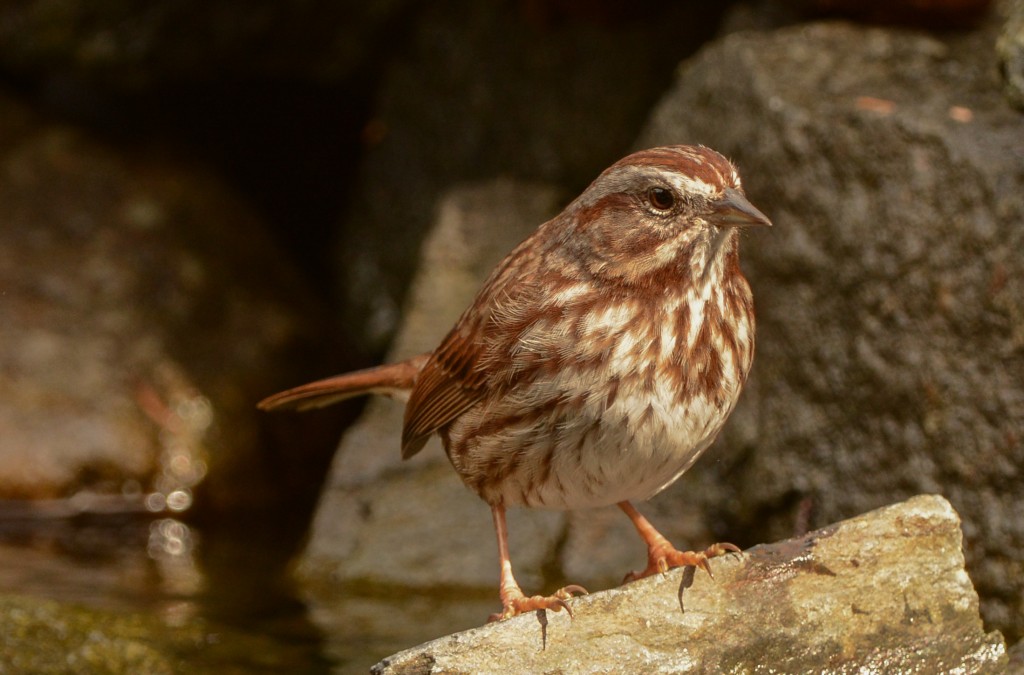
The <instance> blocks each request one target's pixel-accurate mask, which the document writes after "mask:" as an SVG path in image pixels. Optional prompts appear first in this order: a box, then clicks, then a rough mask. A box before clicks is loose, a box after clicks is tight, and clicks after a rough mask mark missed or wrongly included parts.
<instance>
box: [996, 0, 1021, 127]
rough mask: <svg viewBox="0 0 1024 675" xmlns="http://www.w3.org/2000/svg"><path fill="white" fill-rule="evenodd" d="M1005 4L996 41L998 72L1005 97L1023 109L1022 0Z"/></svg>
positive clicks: (1011, 0) (1012, 0) (1010, 0)
mask: <svg viewBox="0 0 1024 675" xmlns="http://www.w3.org/2000/svg"><path fill="white" fill-rule="evenodd" d="M1005 6H1006V23H1005V24H1004V26H1003V32H1002V33H1001V34H1000V36H999V39H998V40H997V41H996V52H997V53H998V54H999V72H1000V73H1001V74H1002V76H1003V92H1004V93H1005V94H1006V99H1007V100H1008V101H1009V102H1010V103H1011V104H1012V105H1014V106H1016V107H1017V108H1019V109H1020V110H1024V0H1009V1H1008V2H1006V3H1005Z"/></svg>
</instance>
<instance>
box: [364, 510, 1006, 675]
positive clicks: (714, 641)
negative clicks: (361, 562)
mask: <svg viewBox="0 0 1024 675" xmlns="http://www.w3.org/2000/svg"><path fill="white" fill-rule="evenodd" d="M959 526H960V522H959V518H958V517H957V515H956V512H955V511H953V508H952V506H950V504H949V502H947V501H946V500H944V499H942V498H941V497H936V496H921V497H915V498H913V499H911V500H908V501H907V502H904V503H901V504H896V505H894V506H891V507H887V508H883V509H879V510H877V511H874V512H871V513H868V514H866V515H864V516H860V517H858V518H854V519H852V520H849V521H844V522H841V523H838V524H835V525H832V526H829V527H826V528H824V529H821V530H818V531H816V532H812V533H810V534H808V535H806V536H804V537H801V538H798V539H791V540H788V541H784V542H780V543H777V544H771V545H764V546H757V547H755V548H753V549H751V550H749V551H746V552H744V553H743V554H742V555H739V556H734V557H725V558H719V559H716V560H714V561H712V568H713V569H714V572H715V579H714V580H712V579H710V578H709V577H708V576H707V575H706V574H704V573H703V572H700V573H697V574H693V570H692V568H687V569H677V570H673V571H671V572H669V573H668V574H666V575H664V576H659V577H652V578H649V579H646V580H642V581H640V582H636V583H633V584H629V585H627V586H624V587H622V588H618V589H615V590H611V591H606V592H603V593H595V594H593V595H590V596H587V597H583V598H579V599H576V600H574V601H573V603H572V606H573V609H574V611H575V618H574V619H572V620H570V619H569V618H568V617H567V616H566V615H565V613H564V612H563V613H557V614H555V613H548V614H547V615H546V617H544V616H542V615H539V614H536V613H531V614H527V615H523V616H520V617H516V618H515V619H511V620H508V621H502V622H498V623H492V624H488V625H486V626H483V627H481V628H476V629H473V630H470V631H466V632H464V633H459V634H455V635H450V636H448V637H444V638H440V639H438V640H435V641H433V642H430V643H427V644H425V645H422V646H420V647H416V648H413V649H410V650H408V651H404V652H402V653H400V654H396V655H394V656H392V657H389V658H387V659H385V660H384V661H382V662H380V663H379V664H377V666H375V667H374V669H373V671H372V672H374V673H376V674H378V675H384V674H392V675H398V674H399V673H401V674H403V675H410V674H412V673H423V674H425V673H442V672H444V673H470V672H472V673H508V672H563V673H620V672H672V673H705V672H757V671H758V669H759V668H769V669H771V670H772V671H777V672H829V673H859V672H929V673H952V672H959V673H991V672H999V671H1001V670H1002V669H1003V668H1005V665H1006V648H1005V645H1004V644H1003V639H1002V636H1000V635H999V633H998V632H990V633H986V632H985V630H984V629H983V627H982V624H981V619H980V617H979V616H978V596H977V594H976V593H975V591H974V588H973V587H972V586H971V582H970V579H969V578H968V576H967V573H966V571H965V570H964V566H963V564H964V560H963V555H962V553H961V550H960V546H961V534H960V527H959ZM681 603H682V604H683V605H684V607H685V610H684V611H680V604H681Z"/></svg>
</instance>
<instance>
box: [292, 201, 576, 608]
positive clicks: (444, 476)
mask: <svg viewBox="0 0 1024 675" xmlns="http://www.w3.org/2000/svg"><path fill="white" fill-rule="evenodd" d="M558 206H559V203H558V201H557V198H556V195H555V192H554V191H553V190H551V189H549V188H545V187H541V186H537V185H531V184H527V183H522V182H516V181H496V182H491V183H485V184H481V185H476V186H469V187H462V188H459V189H456V190H453V191H452V192H451V193H450V194H449V195H448V196H447V197H446V198H445V199H444V200H443V201H442V203H441V206H440V209H439V211H438V216H437V225H436V227H435V228H434V230H433V231H432V232H431V234H430V237H429V238H428V240H427V242H426V244H425V245H424V249H423V254H422V261H421V263H420V267H419V271H418V272H417V275H416V279H415V281H414V284H413V287H412V291H411V297H410V303H409V308H408V310H407V312H406V319H405V322H404V324H403V327H402V330H401V332H400V333H399V335H398V337H397V340H396V343H395V346H394V350H393V353H392V359H394V360H397V359H402V358H406V357H408V356H412V355H414V354H418V353H422V352H424V351H429V350H431V349H433V348H434V347H436V346H437V345H438V344H439V343H440V341H441V340H442V338H443V337H444V336H445V334H446V333H447V332H448V330H449V329H450V328H451V326H452V325H453V324H454V323H455V321H456V320H457V319H458V317H459V315H460V314H461V313H462V311H463V310H464V309H465V308H466V307H467V306H468V305H469V303H470V302H471V301H472V299H473V296H474V295H476V292H477V291H478V290H479V288H480V286H482V285H483V281H484V280H485V279H486V277H487V275H488V274H489V273H490V271H491V269H492V268H493V267H494V265H495V264H497V262H498V261H500V260H501V259H502V258H503V257H504V256H505V255H506V254H507V253H508V252H509V251H511V250H512V249H513V248H514V247H515V246H516V245H517V244H518V243H519V242H520V241H521V240H522V239H524V238H525V237H526V236H527V235H528V234H529V233H531V232H532V231H533V230H534V229H536V227H537V226H538V225H540V223H542V222H544V221H545V220H547V219H548V218H550V217H551V216H552V215H554V213H555V212H556V211H557V209H558ZM403 410H404V404H403V403H401V402H398V401H392V400H389V399H373V400H371V401H370V402H369V403H368V405H367V408H366V411H365V413H364V414H363V416H362V417H361V418H360V420H359V421H358V422H357V423H356V424H355V425H353V427H352V428H351V429H349V430H348V431H347V432H346V434H345V436H344V438H343V439H342V442H341V445H340V447H339V448H338V452H337V456H336V459H335V462H334V466H333V467H332V469H331V474H330V477H329V479H328V484H327V486H326V488H325V490H324V493H323V495H322V498H321V501H320V505H319V507H318V509H317V514H316V518H315V520H314V522H313V526H312V530H311V534H310V540H309V544H308V546H307V548H306V550H305V552H304V554H303V557H302V560H301V563H300V566H299V571H298V573H299V576H300V577H301V578H302V579H303V580H304V583H306V584H307V586H308V587H309V589H310V592H309V593H308V600H309V602H311V603H313V604H314V605H317V606H319V605H321V604H322V598H323V595H322V592H321V591H320V590H317V589H319V587H320V586H322V585H323V584H324V583H328V584H342V585H348V586H349V587H352V585H353V584H354V583H355V582H359V583H360V584H363V585H370V586H373V585H376V586H380V585H392V586H405V587H416V588H429V587H434V586H443V587H477V588H484V587H486V588H488V589H490V590H491V591H492V592H493V593H494V597H495V600H494V601H493V602H494V605H495V607H492V611H493V609H495V608H496V605H497V600H496V594H497V589H496V582H497V578H498V565H497V554H496V551H497V548H496V545H495V543H494V531H493V527H492V525H491V517H490V512H489V510H488V508H487V506H486V505H485V504H484V503H483V502H482V501H481V500H480V499H479V498H478V497H477V496H476V495H475V494H474V493H472V492H471V491H470V490H469V489H467V488H466V487H465V486H464V485H463V484H462V482H461V481H460V479H459V478H458V476H457V475H456V473H455V471H454V470H453V469H452V468H451V466H450V465H449V463H448V459H447V457H445V455H444V451H443V450H442V448H441V446H440V442H439V441H438V439H436V438H434V439H433V440H432V441H431V442H430V443H428V445H427V446H426V448H424V450H423V451H422V452H421V453H420V454H418V455H416V456H415V457H414V458H413V459H411V460H410V461H408V462H402V461H401V457H400V454H399V439H400V436H401V430H402V413H403ZM563 524H564V515H563V514H561V513H552V512H541V511H522V510H516V511H513V512H512V513H510V514H509V530H510V537H511V547H512V551H513V552H514V553H513V555H514V561H515V564H516V569H517V573H518V574H519V575H521V576H520V582H521V583H522V584H523V585H524V586H527V587H534V586H538V585H540V583H541V578H540V574H541V570H542V567H543V566H544V565H545V563H547V562H548V561H551V560H552V559H553V558H554V555H555V553H554V552H555V548H556V544H557V542H558V538H559V533H560V532H561V529H562V526H563Z"/></svg>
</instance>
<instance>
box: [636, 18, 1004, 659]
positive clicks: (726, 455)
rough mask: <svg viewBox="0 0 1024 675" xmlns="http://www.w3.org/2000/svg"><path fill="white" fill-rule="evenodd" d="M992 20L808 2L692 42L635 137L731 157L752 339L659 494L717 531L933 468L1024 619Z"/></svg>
mask: <svg viewBox="0 0 1024 675" xmlns="http://www.w3.org/2000/svg"><path fill="white" fill-rule="evenodd" d="M993 41H994V36H993V33H992V31H991V30H988V29H986V30H982V31H978V32H976V33H970V34H964V35H949V36H947V37H946V39H943V40H940V39H937V38H936V37H934V36H930V35H927V34H923V33H913V32H902V31H892V30H882V29H871V28H860V27H854V26H849V25H842V24H816V25H806V26H800V27H794V28H789V29H784V30H780V31H777V32H774V33H770V34H750V33H747V34H736V35H732V36H729V37H727V38H725V39H724V40H722V41H721V42H718V43H716V44H714V45H712V46H710V47H708V48H707V49H705V50H704V51H702V52H701V53H700V54H699V55H698V56H697V57H695V58H694V59H692V60H690V61H688V62H686V63H685V64H684V65H683V66H682V68H681V69H680V71H679V77H678V80H677V82H676V84H675V86H674V87H673V88H672V90H671V91H670V92H669V94H668V95H667V96H666V97H665V99H664V100H663V101H662V103H661V104H660V105H659V107H658V109H657V110H656V112H655V114H654V116H653V119H652V122H651V125H650V127H649V128H648V129H647V131H646V132H645V133H644V134H643V135H642V137H641V139H640V141H639V144H640V145H644V146H647V145H657V144H662V143H667V142H700V143H705V144H707V145H710V146H712V147H715V148H716V149H718V150H720V151H722V152H723V153H725V154H727V155H730V156H731V157H732V158H733V159H735V160H736V161H737V163H738V165H739V167H740V169H741V171H742V173H743V177H744V181H745V187H746V189H747V192H748V194H749V195H750V196H751V199H752V201H753V203H755V204H757V205H758V207H759V208H761V209H762V210H763V211H764V212H765V213H767V214H769V215H770V216H771V218H772V220H773V222H774V223H775V227H774V228H773V229H772V231H770V232H765V233H759V234H758V235H757V236H753V235H752V236H750V237H748V238H747V239H745V240H744V242H743V244H742V246H743V254H742V257H743V266H744V269H745V270H746V272H747V273H748V277H749V278H750V280H751V284H752V286H753V288H754V296H755V304H756V305H757V316H758V347H757V350H758V354H757V358H756V359H755V363H754V370H753V373H752V376H751V379H750V382H749V383H748V385H747V388H746V390H745V392H744V394H743V397H742V398H741V400H740V404H739V406H738V408H737V410H736V412H735V413H734V415H733V417H732V419H731V420H730V421H729V423H728V424H727V425H726V429H725V431H724V432H723V436H722V438H721V439H720V442H719V444H718V447H717V448H715V449H712V450H711V451H710V452H709V453H708V455H707V456H706V458H704V459H702V460H701V461H700V462H699V463H698V464H697V465H696V466H695V467H694V468H693V469H692V470H691V471H690V472H689V473H688V474H687V475H685V476H684V477H683V479H682V480H681V481H680V483H679V484H677V486H675V487H674V488H673V489H671V490H669V491H668V492H667V493H666V494H665V495H663V496H662V497H660V498H659V499H665V500H667V501H670V502H672V503H673V504H674V506H673V508H674V510H675V511H676V512H685V511H687V510H699V511H700V512H701V514H702V520H703V521H704V522H706V523H707V525H708V527H709V528H710V529H711V532H710V533H709V534H710V535H711V536H709V537H708V538H709V540H718V539H723V538H724V539H728V540H732V541H735V542H736V543H738V544H741V545H744V544H746V545H749V544H750V543H752V542H755V541H762V540H764V539H765V538H766V537H781V536H789V535H790V534H792V533H793V532H794V531H797V532H800V531H804V530H805V528H807V527H808V526H810V527H816V526H820V525H821V524H823V523H827V522H832V521H834V520H837V519H840V518H843V517H849V516H850V515H852V514H855V513H863V512H865V511H866V510H868V509H870V508H875V507H877V506H879V505H881V504H884V503H887V502H889V501H891V500H892V499H894V498H898V497H902V496H909V495H912V494H917V493H921V492H940V493H942V494H943V495H945V496H946V497H947V498H949V500H950V501H951V502H952V503H953V504H954V506H955V507H956V508H957V511H958V512H959V513H960V514H961V516H962V517H963V520H964V534H965V541H966V547H965V550H966V552H967V569H968V570H969V571H970V573H971V575H972V578H973V579H974V582H975V584H976V585H977V588H978V592H979V594H980V596H981V602H982V605H981V606H982V615H983V617H984V618H985V620H986V622H988V625H990V626H992V627H996V628H999V629H1001V630H1003V631H1004V632H1005V633H1006V635H1007V637H1008V639H1010V640H1011V641H1013V640H1016V639H1017V638H1019V637H1020V636H1021V635H1022V634H1024V623H1022V617H1024V605H1022V602H1024V574H1022V573H1021V571H1022V567H1021V561H1022V560H1024V519H1022V518H1021V517H1020V490H1019V487H1018V486H1019V484H1020V467H1021V466H1024V436H1022V434H1021V429H1024V385H1022V383H1024V286H1022V284H1021V280H1022V279H1024V258H1022V257H1021V256H1020V255H1019V251H1021V250H1022V248H1024V201H1022V200H1021V198H1020V195H1022V194H1024V117H1022V116H1021V115H1020V114H1019V113H1018V112H1016V111H1014V110H1012V109H1011V108H1010V107H1009V106H1008V105H1007V103H1006V101H1005V99H1004V98H1003V97H1002V95H1001V93H1000V87H999V82H998V80H997V76H996V73H997V68H996V64H995V58H996V57H995V54H994V53H993V50H992V48H991V46H992V44H993Z"/></svg>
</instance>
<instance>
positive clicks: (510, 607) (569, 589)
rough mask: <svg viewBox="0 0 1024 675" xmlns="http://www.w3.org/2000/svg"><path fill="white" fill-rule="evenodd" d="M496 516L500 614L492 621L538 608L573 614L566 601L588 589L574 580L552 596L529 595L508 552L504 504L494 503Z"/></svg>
mask: <svg viewBox="0 0 1024 675" xmlns="http://www.w3.org/2000/svg"><path fill="white" fill-rule="evenodd" d="M491 515H492V516H494V531H495V533H496V534H497V535H498V557H499V558H500V559H501V589H500V594H501V607H502V611H501V614H492V615H491V617H490V620H491V621H496V620H498V619H508V618H509V617H513V616H516V615H518V614H522V613H523V612H529V611H532V610H535V609H553V610H555V611H556V612H557V611H559V610H561V609H565V611H566V612H568V613H569V616H570V617H571V616H572V608H570V607H569V603H567V602H566V600H568V599H569V598H571V597H572V595H573V593H586V592H587V589H585V588H583V587H582V586H577V585H576V584H572V585H569V586H566V587H564V588H560V589H558V590H557V591H555V592H554V594H552V595H549V596H546V597H545V596H543V595H534V596H532V597H527V596H526V595H525V594H524V593H523V590H522V589H521V588H519V584H518V583H516V578H515V577H514V576H512V560H511V559H510V558H509V555H508V528H507V527H506V525H505V507H504V506H502V505H500V504H494V505H491Z"/></svg>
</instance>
